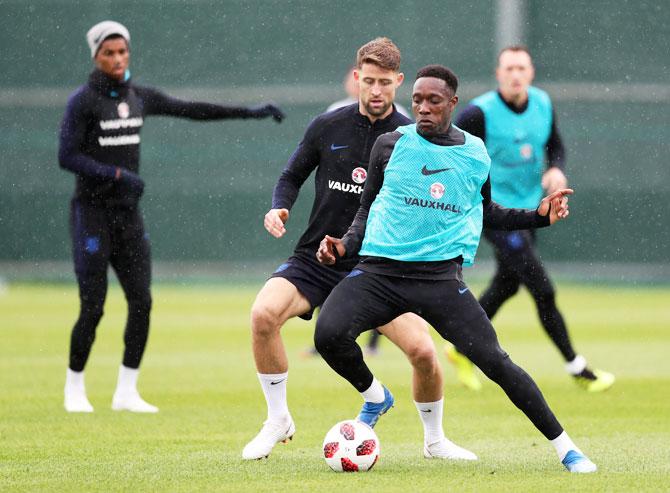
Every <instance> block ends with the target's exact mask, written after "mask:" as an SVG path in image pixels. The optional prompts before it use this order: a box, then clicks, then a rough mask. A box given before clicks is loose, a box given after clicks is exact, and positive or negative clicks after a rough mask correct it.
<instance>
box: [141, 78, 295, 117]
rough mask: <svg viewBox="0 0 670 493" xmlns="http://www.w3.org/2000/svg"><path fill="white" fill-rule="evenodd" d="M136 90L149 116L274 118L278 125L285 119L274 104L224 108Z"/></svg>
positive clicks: (148, 90) (159, 92)
mask: <svg viewBox="0 0 670 493" xmlns="http://www.w3.org/2000/svg"><path fill="white" fill-rule="evenodd" d="M136 89H137V91H138V93H139V94H140V97H141V98H142V100H143V103H144V111H145V114H147V115H166V116H176V117H181V118H190V119H193V120H224V119H232V118H269V117H272V119H274V121H276V122H277V123H280V122H281V121H282V120H283V119H284V118H285V115H284V112H283V111H282V110H281V109H279V107H278V106H276V105H274V104H272V103H263V104H260V105H258V106H252V107H250V108H249V107H246V106H224V105H221V104H214V103H203V102H198V101H183V100H181V99H177V98H173V97H170V96H167V95H166V94H164V93H162V92H161V91H159V90H157V89H154V88H150V87H141V86H136Z"/></svg>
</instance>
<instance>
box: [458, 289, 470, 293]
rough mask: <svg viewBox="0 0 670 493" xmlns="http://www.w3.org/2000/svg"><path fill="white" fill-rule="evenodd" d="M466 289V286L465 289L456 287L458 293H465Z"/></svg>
mask: <svg viewBox="0 0 670 493" xmlns="http://www.w3.org/2000/svg"><path fill="white" fill-rule="evenodd" d="M467 290H468V288H465V289H461V288H458V294H463V293H465V292H466V291H467Z"/></svg>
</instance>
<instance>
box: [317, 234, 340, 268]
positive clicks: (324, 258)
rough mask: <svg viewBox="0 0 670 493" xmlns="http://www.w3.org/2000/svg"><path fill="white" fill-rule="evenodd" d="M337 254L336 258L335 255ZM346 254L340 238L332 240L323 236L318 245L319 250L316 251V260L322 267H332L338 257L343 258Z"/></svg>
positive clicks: (330, 237)
mask: <svg viewBox="0 0 670 493" xmlns="http://www.w3.org/2000/svg"><path fill="white" fill-rule="evenodd" d="M336 252H337V256H336V255H335V253H336ZM346 252H347V249H346V248H344V243H342V240H341V239H340V238H333V237H332V236H328V235H326V236H324V238H323V240H321V243H320V244H319V249H318V250H317V251H316V259H317V260H318V261H319V262H321V263H322V264H324V265H333V264H334V263H335V262H336V261H337V259H338V258H339V257H343V256H344V254H345V253H346Z"/></svg>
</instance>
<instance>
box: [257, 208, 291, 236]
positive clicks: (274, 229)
mask: <svg viewBox="0 0 670 493" xmlns="http://www.w3.org/2000/svg"><path fill="white" fill-rule="evenodd" d="M288 216H289V212H288V209H270V210H269V211H268V212H267V214H265V219H264V220H263V226H265V229H267V231H268V233H270V234H271V235H272V236H274V237H275V238H281V237H282V236H284V234H286V228H285V227H284V224H286V221H288Z"/></svg>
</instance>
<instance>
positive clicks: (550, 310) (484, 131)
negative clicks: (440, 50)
mask: <svg viewBox="0 0 670 493" xmlns="http://www.w3.org/2000/svg"><path fill="white" fill-rule="evenodd" d="M534 75H535V72H534V68H533V63H532V60H531V57H530V54H529V52H528V50H527V49H526V48H525V47H523V46H511V47H508V48H505V49H503V50H502V51H501V52H500V55H499V56H498V67H497V68H496V78H497V80H498V90H497V91H489V92H487V93H485V94H482V95H481V96H479V97H477V98H475V99H473V100H472V101H471V103H470V104H469V105H468V106H467V107H466V108H465V110H464V111H463V112H462V113H461V114H460V115H459V116H458V118H457V119H456V125H457V126H458V127H459V128H462V129H463V130H465V131H467V132H469V133H471V134H473V135H476V136H477V137H479V138H481V139H482V140H483V141H484V142H485V144H486V149H487V151H488V153H489V155H490V156H491V196H492V198H493V200H494V201H495V202H497V203H499V204H501V205H503V206H505V207H524V208H527V207H535V204H537V203H538V201H539V200H540V198H541V197H542V195H543V189H546V190H547V192H548V193H552V192H554V191H556V190H557V189H559V188H563V187H565V186H566V185H567V180H566V178H565V174H564V173H563V169H564V163H565V150H564V147H563V143H562V141H561V136H560V134H559V132H558V127H557V125H556V115H555V112H554V110H553V107H552V104H551V99H550V98H549V95H548V94H547V93H546V92H544V91H542V90H541V89H538V88H536V87H533V86H531V85H530V84H531V83H532V81H533V77H534ZM545 156H546V161H547V164H546V165H545ZM484 237H485V238H486V239H487V240H488V241H489V242H490V243H491V245H492V246H493V248H494V251H495V257H496V264H497V271H496V274H495V276H494V277H493V279H492V281H491V284H490V285H489V287H488V288H487V289H486V291H484V293H483V294H482V296H481V297H480V299H479V302H480V304H481V305H482V307H483V308H484V311H486V314H487V315H488V317H489V318H490V319H493V317H494V316H495V314H496V313H497V312H498V309H499V308H500V307H501V306H502V304H503V303H504V302H505V301H507V300H508V299H509V298H511V297H512V296H514V294H515V293H516V292H517V291H518V290H519V287H520V286H521V285H525V286H526V288H527V289H528V291H529V292H530V294H531V295H532V296H533V300H534V301H535V304H536V306H537V312H538V315H539V317H540V321H541V322H542V326H543V327H544V330H545V331H546V332H547V335H548V336H549V337H550V338H551V340H552V341H553V342H554V344H555V345H556V347H557V348H558V350H559V351H560V352H561V355H562V356H563V358H564V359H565V361H566V365H565V366H566V370H567V371H568V372H569V373H570V374H571V375H572V376H573V377H574V378H575V379H576V381H577V382H578V383H579V384H580V385H581V386H583V387H584V388H585V389H587V390H588V391H589V392H599V391H603V390H606V389H608V388H609V387H611V386H612V384H613V383H614V375H612V374H611V373H607V372H604V371H601V370H596V369H590V368H589V367H588V366H587V363H586V359H585V358H584V357H583V356H581V355H579V354H577V353H576V352H575V350H574V348H573V346H572V343H571V342H570V336H569V335H568V330H567V327H566V325H565V321H564V319H563V316H562V315H561V312H560V311H559V310H558V307H557V306H556V294H555V291H554V287H553V285H552V283H551V280H550V279H549V275H548V274H547V271H546V270H545V268H544V266H543V265H542V262H541V261H540V259H539V256H538V254H537V252H536V251H535V235H534V233H533V231H531V230H525V231H498V230H495V229H486V230H485V231H484ZM447 356H448V358H449V360H450V361H451V362H452V363H454V365H455V366H456V370H457V372H458V378H459V380H460V381H461V382H462V383H463V384H464V385H466V386H467V387H468V388H471V389H473V390H479V388H481V383H480V382H479V379H478V378H477V376H476V374H475V372H474V368H473V366H472V363H471V362H470V361H469V360H468V359H467V358H465V357H464V356H463V355H462V354H461V353H460V352H459V351H458V350H457V349H455V348H453V347H448V348H447Z"/></svg>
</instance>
